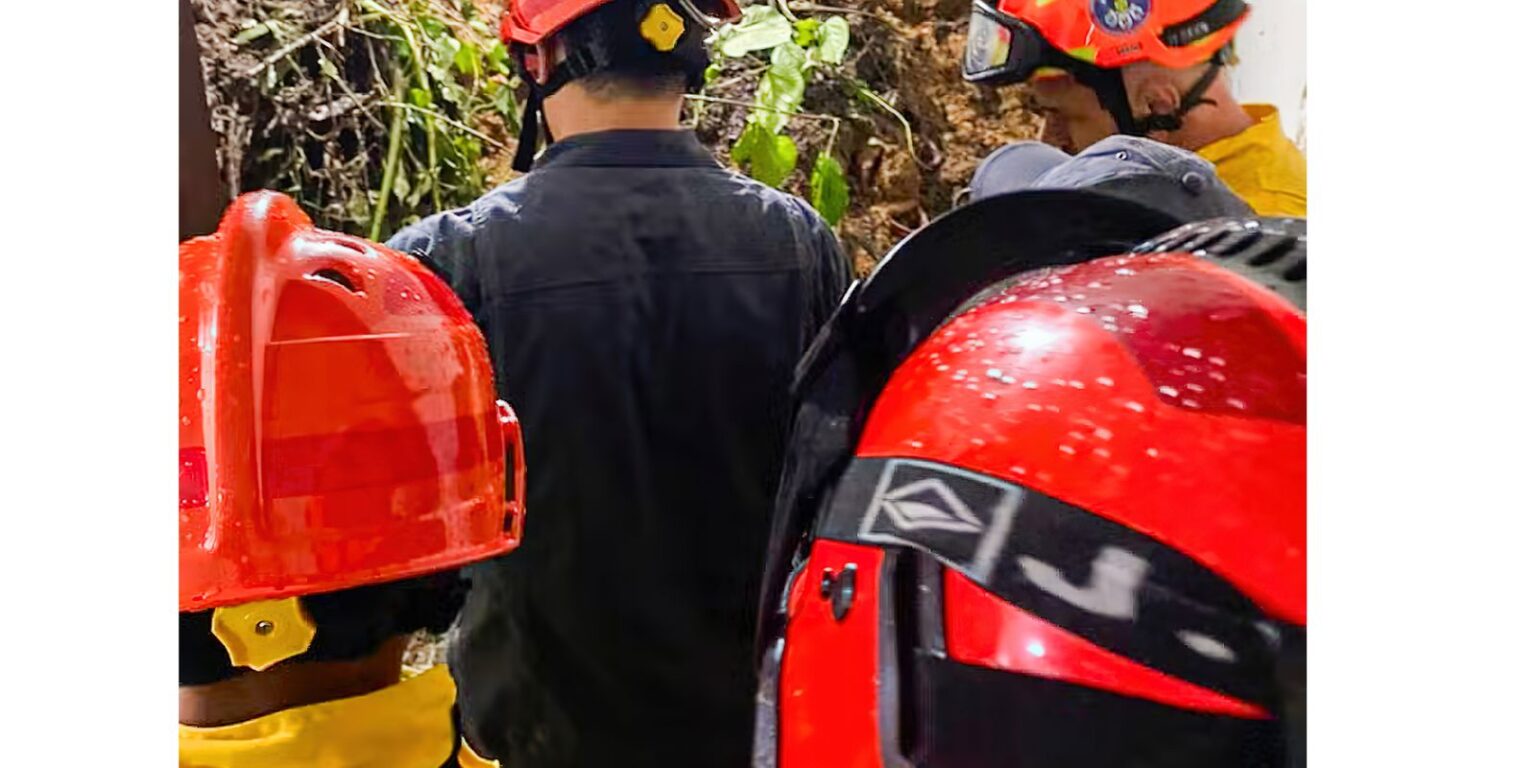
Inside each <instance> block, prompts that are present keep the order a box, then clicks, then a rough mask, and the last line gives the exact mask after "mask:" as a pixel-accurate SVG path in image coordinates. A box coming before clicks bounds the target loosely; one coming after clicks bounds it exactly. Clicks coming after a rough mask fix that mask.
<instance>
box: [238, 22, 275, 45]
mask: <svg viewBox="0 0 1536 768" xmlns="http://www.w3.org/2000/svg"><path fill="white" fill-rule="evenodd" d="M271 31H272V28H271V27H268V26H267V25H266V24H261V23H257V24H253V25H251V26H249V27H246V28H245V29H243V30H241V31H240V34H238V35H235V45H245V44H246V43H249V42H251V41H252V40H255V39H257V38H259V37H262V36H263V35H266V34H268V33H270V32H271Z"/></svg>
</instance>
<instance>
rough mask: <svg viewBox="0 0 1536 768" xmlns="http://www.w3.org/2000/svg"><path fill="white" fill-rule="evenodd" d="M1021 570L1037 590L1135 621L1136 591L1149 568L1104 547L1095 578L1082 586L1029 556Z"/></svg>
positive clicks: (1116, 549) (1096, 563)
mask: <svg viewBox="0 0 1536 768" xmlns="http://www.w3.org/2000/svg"><path fill="white" fill-rule="evenodd" d="M1019 567H1020V568H1022V569H1024V578H1025V579H1028V580H1029V581H1030V582H1032V583H1034V585H1035V586H1036V587H1038V588H1040V589H1041V590H1042V591H1044V592H1045V593H1047V594H1049V595H1052V596H1054V597H1057V598H1060V599H1061V600H1065V601H1066V602H1068V603H1070V604H1072V605H1073V606H1076V607H1077V608H1080V609H1082V610H1084V611H1088V612H1089V613H1096V614H1098V615H1100V616H1107V617H1109V618H1112V619H1126V620H1134V619H1135V618H1136V592H1137V590H1138V589H1140V587H1141V582H1142V580H1143V579H1145V578H1146V576H1147V570H1148V569H1149V567H1150V566H1149V565H1148V564H1147V561H1146V560H1143V559H1141V558H1140V557H1138V556H1136V555H1134V554H1131V553H1130V552H1127V551H1125V550H1123V549H1121V548H1119V547H1105V548H1103V549H1101V550H1099V555H1098V557H1095V558H1094V559H1093V575H1092V576H1090V577H1089V578H1088V584H1087V586H1083V587H1079V586H1075V585H1073V584H1072V583H1070V582H1068V581H1067V580H1066V578H1064V577H1063V576H1062V575H1061V571H1059V570H1056V567H1055V566H1052V565H1048V564H1046V563H1043V562H1041V561H1039V560H1036V559H1035V558H1033V557H1030V556H1028V555H1025V556H1023V557H1020V558H1019Z"/></svg>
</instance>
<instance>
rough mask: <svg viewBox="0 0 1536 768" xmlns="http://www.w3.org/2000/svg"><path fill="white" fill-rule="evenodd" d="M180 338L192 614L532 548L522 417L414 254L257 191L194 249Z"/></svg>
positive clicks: (470, 330) (189, 247)
mask: <svg viewBox="0 0 1536 768" xmlns="http://www.w3.org/2000/svg"><path fill="white" fill-rule="evenodd" d="M177 336H178V339H179V343H180V346H181V374H180V376H181V399H180V406H181V451H180V453H181V455H180V469H181V547H180V549H181V601H180V605H181V611H183V612H193V611H203V610H207V609H209V608H217V607H220V606H231V605H235V604H245V603H249V602H252V601H264V600H277V599H280V598H289V597H295V596H300V595H310V594H314V593H319V592H330V591H335V590H341V589H346V588H350V587H357V586H362V585H366V584H374V583H378V582H384V581H393V580H398V579H404V578H408V577H412V576H418V575H422V574H426V573H429V572H432V571H439V570H446V569H449V568H453V567H456V566H460V565H464V564H466V563H470V562H473V561H476V560H481V559H484V558H488V557H492V556H494V555H499V554H502V553H504V552H507V551H508V550H510V549H512V548H513V547H515V546H516V545H517V542H518V540H519V538H520V537H521V534H522V519H523V508H522V498H523V451H522V438H521V434H520V431H519V427H518V424H517V419H516V417H515V416H514V415H513V413H512V411H511V409H510V408H509V407H508V406H507V405H506V404H505V403H502V402H500V401H498V400H497V399H496V394H495V389H494V387H493V380H492V375H491V365H490V358H489V355H488V354H487V352H486V349H485V342H484V340H483V339H482V338H481V336H480V332H479V331H478V330H477V329H476V327H475V325H474V322H473V321H472V320H471V318H470V316H469V314H468V312H466V311H465V309H464V306H463V305H462V304H461V303H459V300H458V298H457V297H456V296H454V294H453V292H452V291H451V290H450V289H449V288H448V286H447V285H445V284H444V283H443V282H442V281H441V280H439V279H438V278H437V277H436V276H434V275H433V274H432V273H431V272H429V271H428V270H427V269H426V268H425V267H423V266H422V265H421V264H420V263H419V262H417V261H416V260H415V259H412V258H411V257H409V256H406V255H404V254H401V253H398V252H396V251H392V250H389V249H387V248H384V247H381V246H379V245H376V244H374V243H371V242H368V241H366V240H363V239H361V238H357V237H350V236H347V235H340V234H335V233H331V232H324V231H320V230H317V229H315V228H314V227H313V225H312V224H311V223H310V220H309V219H308V218H307V217H306V216H305V215H304V213H303V212H302V211H300V210H299V208H298V206H297V205H295V204H294V202H293V201H292V200H290V199H289V198H287V197H285V196H283V195H280V194H277V193H274V192H255V193H251V194H247V195H244V196H242V197H241V198H239V199H238V200H236V201H235V202H234V204H233V205H231V206H230V208H229V210H228V211H227V212H226V213H225V215H224V220H223V223H222V224H221V226H220V228H219V231H218V232H217V233H216V234H214V235H211V236H209V237H203V238H197V239H194V240H189V241H187V242H185V243H182V245H181V320H180V327H179V329H178V333H177ZM509 450H510V453H511V455H512V458H511V460H510V463H511V466H510V467H509V466H508V463H509V460H508V458H507V455H508V453H509ZM509 471H510V473H511V482H510V483H508V482H507V474H508V472H509ZM509 490H510V491H511V498H510V499H508V498H507V494H508V491H509Z"/></svg>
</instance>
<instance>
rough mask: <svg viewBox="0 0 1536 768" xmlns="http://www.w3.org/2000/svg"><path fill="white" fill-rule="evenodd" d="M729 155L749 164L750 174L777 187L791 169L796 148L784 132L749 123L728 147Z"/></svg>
mask: <svg viewBox="0 0 1536 768" xmlns="http://www.w3.org/2000/svg"><path fill="white" fill-rule="evenodd" d="M731 159H732V160H734V161H736V164H737V165H740V166H743V167H745V168H749V169H750V172H751V174H752V178H755V179H757V180H758V181H761V182H763V183H764V184H767V185H769V186H772V187H777V186H780V185H782V184H783V183H784V180H785V179H788V178H789V174H791V173H793V172H794V170H795V162H796V161H797V160H799V159H800V150H799V149H798V148H797V147H795V142H794V140H793V139H791V138H789V137H788V136H784V135H781V134H777V133H773V132H772V131H770V130H768V128H766V127H764V126H763V124H762V123H749V124H748V125H747V127H746V129H745V130H743V131H742V132H741V138H740V139H738V140H737V141H736V144H735V145H733V146H732V147H731Z"/></svg>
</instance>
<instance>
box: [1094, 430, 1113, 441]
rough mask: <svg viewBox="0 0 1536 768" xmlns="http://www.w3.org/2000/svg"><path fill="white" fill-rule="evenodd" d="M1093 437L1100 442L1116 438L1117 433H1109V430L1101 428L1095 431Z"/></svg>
mask: <svg viewBox="0 0 1536 768" xmlns="http://www.w3.org/2000/svg"><path fill="white" fill-rule="evenodd" d="M1093 436H1094V437H1097V438H1098V439H1100V440H1108V439H1110V438H1112V437H1114V436H1115V433H1113V432H1111V431H1109V430H1107V429H1105V428H1103V427H1099V428H1098V429H1095V430H1093Z"/></svg>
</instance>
